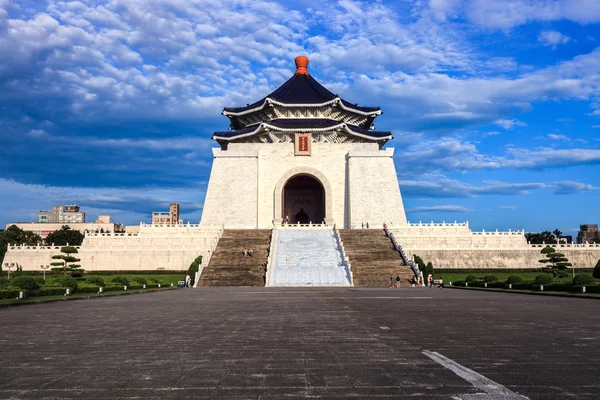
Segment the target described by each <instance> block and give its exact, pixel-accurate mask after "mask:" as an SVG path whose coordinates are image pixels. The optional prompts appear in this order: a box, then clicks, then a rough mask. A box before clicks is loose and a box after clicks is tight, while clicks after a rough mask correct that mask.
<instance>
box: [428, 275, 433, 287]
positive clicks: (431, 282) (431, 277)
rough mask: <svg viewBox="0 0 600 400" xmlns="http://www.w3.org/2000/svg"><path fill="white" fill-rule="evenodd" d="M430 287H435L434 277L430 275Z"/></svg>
mask: <svg viewBox="0 0 600 400" xmlns="http://www.w3.org/2000/svg"><path fill="white" fill-rule="evenodd" d="M429 287H430V288H432V287H433V276H432V275H429Z"/></svg>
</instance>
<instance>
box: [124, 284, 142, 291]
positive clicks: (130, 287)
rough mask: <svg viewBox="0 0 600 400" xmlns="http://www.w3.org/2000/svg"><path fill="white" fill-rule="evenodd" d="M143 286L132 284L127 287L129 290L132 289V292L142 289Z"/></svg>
mask: <svg viewBox="0 0 600 400" xmlns="http://www.w3.org/2000/svg"><path fill="white" fill-rule="evenodd" d="M142 288H143V286H142V284H141V283H132V284H131V285H129V286H127V289H131V290H137V289H142Z"/></svg>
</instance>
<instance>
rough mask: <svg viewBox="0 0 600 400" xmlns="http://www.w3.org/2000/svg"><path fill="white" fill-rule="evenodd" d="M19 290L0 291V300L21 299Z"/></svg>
mask: <svg viewBox="0 0 600 400" xmlns="http://www.w3.org/2000/svg"><path fill="white" fill-rule="evenodd" d="M21 291H22V290H19V289H4V290H0V299H16V298H17V297H19V292H21Z"/></svg>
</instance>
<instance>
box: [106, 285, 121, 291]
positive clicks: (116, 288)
mask: <svg viewBox="0 0 600 400" xmlns="http://www.w3.org/2000/svg"><path fill="white" fill-rule="evenodd" d="M119 290H123V286H120V285H107V286H104V291H105V292H117V291H119Z"/></svg>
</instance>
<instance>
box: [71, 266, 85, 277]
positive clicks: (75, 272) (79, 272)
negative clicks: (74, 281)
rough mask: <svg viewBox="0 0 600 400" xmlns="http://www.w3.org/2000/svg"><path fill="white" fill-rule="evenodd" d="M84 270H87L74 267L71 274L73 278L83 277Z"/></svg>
mask: <svg viewBox="0 0 600 400" xmlns="http://www.w3.org/2000/svg"><path fill="white" fill-rule="evenodd" d="M84 272H85V271H84V270H83V269H81V268H73V269H71V276H72V277H73V278H81V277H82V276H83V273H84Z"/></svg>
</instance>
